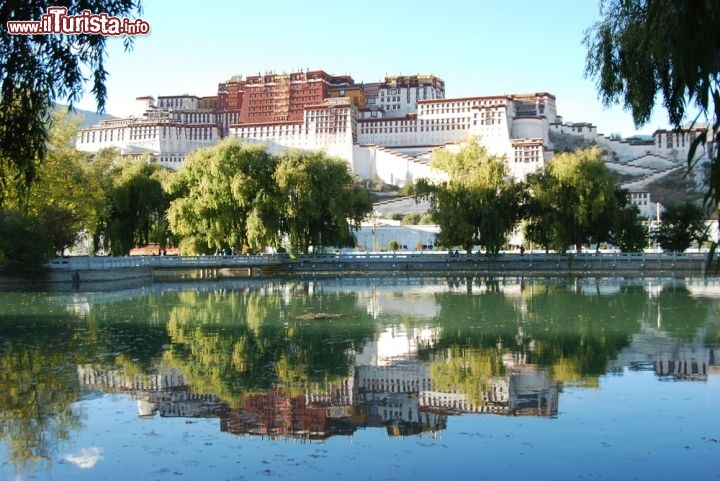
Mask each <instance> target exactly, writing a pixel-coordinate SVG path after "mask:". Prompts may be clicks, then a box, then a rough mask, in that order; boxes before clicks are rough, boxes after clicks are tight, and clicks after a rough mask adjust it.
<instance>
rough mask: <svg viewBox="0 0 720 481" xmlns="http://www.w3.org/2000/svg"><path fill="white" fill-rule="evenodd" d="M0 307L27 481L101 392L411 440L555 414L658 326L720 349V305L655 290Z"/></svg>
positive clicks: (186, 293) (153, 299) (266, 427)
mask: <svg viewBox="0 0 720 481" xmlns="http://www.w3.org/2000/svg"><path fill="white" fill-rule="evenodd" d="M0 303H2V305H3V306H6V307H5V309H4V310H3V312H2V313H1V314H0V335H1V339H2V344H0V361H1V363H0V366H1V367H0V416H2V417H1V419H2V427H1V431H0V439H2V440H3V441H4V442H5V443H6V445H7V447H8V452H9V453H10V454H9V458H10V459H9V460H10V461H11V462H12V463H13V464H14V465H15V466H16V467H17V469H18V470H20V471H24V470H31V469H33V465H36V464H38V463H41V464H42V463H44V464H49V463H50V462H51V460H52V459H53V458H54V457H55V456H56V455H57V452H58V445H59V444H61V443H62V442H64V441H67V440H68V439H70V438H71V437H72V436H73V432H75V431H77V430H79V429H82V423H81V413H79V412H77V408H76V406H77V404H76V402H77V401H78V400H80V399H81V398H82V396H83V393H86V392H88V390H94V389H97V390H101V391H104V392H122V393H127V394H128V395H131V396H133V397H134V398H135V399H137V401H138V407H139V413H140V414H141V415H144V416H152V415H155V414H157V413H160V415H162V416H167V417H172V416H176V417H219V418H220V419H221V429H222V430H223V431H227V432H231V433H247V434H255V435H261V436H268V437H274V436H293V437H299V438H304V439H316V438H324V437H328V436H332V435H346V434H351V433H352V432H354V430H355V429H357V428H358V427H361V426H362V427H365V426H378V427H384V428H385V429H387V431H388V433H389V434H391V435H407V434H416V433H421V432H428V431H430V432H432V431H437V430H440V429H444V428H445V427H446V425H447V416H449V415H452V414H455V413H459V412H475V413H496V414H504V415H540V416H556V415H557V413H558V396H559V392H560V391H561V390H562V389H563V387H565V386H567V385H573V386H579V387H582V386H587V387H596V386H598V384H599V379H600V377H601V376H603V375H605V374H606V373H607V372H608V371H609V370H612V369H614V368H615V367H614V364H613V363H616V362H617V359H618V357H619V356H621V354H622V353H623V352H624V351H625V350H627V348H628V346H630V345H631V344H632V343H633V342H635V341H634V340H635V339H636V338H637V337H638V336H639V335H640V334H641V333H647V332H648V329H651V328H652V329H657V330H659V332H662V333H663V335H664V336H665V337H667V336H670V337H671V338H672V339H674V341H673V342H675V343H676V344H677V345H678V346H682V345H683V344H687V343H698V342H699V343H700V344H704V345H706V346H714V348H713V349H715V348H716V347H717V345H718V341H719V339H720V336H719V334H718V333H720V329H718V319H717V316H716V314H715V313H716V312H717V307H718V301H717V300H715V299H712V298H708V297H695V296H693V295H692V292H691V291H690V290H689V289H688V288H686V287H683V286H682V285H679V286H678V285H677V284H670V286H669V287H667V288H663V289H661V290H659V291H658V292H654V291H652V289H649V287H648V283H647V282H642V281H638V282H610V281H607V280H582V281H579V280H570V281H553V282H542V281H537V280H534V281H532V280H523V279H512V280H506V279H493V278H465V277H463V278H447V279H418V280H412V279H407V280H404V281H403V280H400V281H398V279H384V280H383V279H375V280H373V279H367V278H363V279H357V280H352V279H345V280H336V279H324V280H312V281H267V282H264V281H263V282H258V281H247V282H240V281H238V282H228V283H225V284H222V283H221V284H202V283H195V284H186V285H180V287H177V286H172V288H168V287H166V288H163V286H161V285H160V286H155V287H153V288H151V289H148V290H141V291H132V292H127V293H120V294H115V295H109V294H108V295H102V294H97V295H90V294H89V295H86V296H80V297H78V296H43V295H38V294H0ZM711 312H712V313H713V315H712V316H709V313H711ZM699 338H700V339H699ZM648 349H652V347H649V348H648ZM714 352H715V351H714V350H711V351H710V356H712V355H714V354H713V353H714ZM709 359H710V362H714V361H712V359H714V358H709Z"/></svg>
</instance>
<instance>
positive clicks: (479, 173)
mask: <svg viewBox="0 0 720 481" xmlns="http://www.w3.org/2000/svg"><path fill="white" fill-rule="evenodd" d="M431 165H432V166H433V167H435V168H437V169H440V170H443V171H445V172H447V173H448V176H449V179H448V180H446V181H443V182H439V183H433V182H430V181H428V180H427V179H420V180H419V181H418V183H417V186H416V194H417V195H418V196H419V197H427V198H429V199H430V202H431V210H430V212H431V214H432V216H433V220H434V221H435V222H436V223H437V224H438V225H439V226H440V233H439V234H438V236H437V241H438V243H439V244H440V245H443V246H446V247H453V246H456V245H460V246H462V247H463V248H464V249H465V250H466V251H467V252H468V253H470V252H471V251H472V247H473V246H474V245H481V246H484V247H485V248H486V249H487V251H488V252H489V253H491V254H493V255H496V254H497V253H498V252H499V251H500V249H502V247H503V245H504V244H505V240H506V237H507V235H508V234H509V233H510V232H511V231H512V229H513V227H514V226H515V224H516V222H517V220H518V218H519V205H520V189H519V187H518V185H517V184H516V183H515V182H514V181H513V180H512V179H510V178H509V177H508V171H507V165H506V161H505V158H504V157H497V156H492V155H490V154H489V153H488V152H487V150H486V149H485V147H484V146H482V145H481V144H480V142H479V140H478V139H477V138H471V139H469V140H468V141H467V142H466V143H465V145H464V146H463V147H462V148H461V149H460V150H459V151H458V152H450V151H448V150H442V151H439V152H438V153H437V154H434V155H433V158H432V161H431Z"/></svg>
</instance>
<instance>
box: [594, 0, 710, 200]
mask: <svg viewBox="0 0 720 481" xmlns="http://www.w3.org/2000/svg"><path fill="white" fill-rule="evenodd" d="M600 10H601V15H602V19H601V20H600V21H599V22H597V23H595V24H594V25H593V26H592V27H591V28H589V29H588V31H587V32H586V36H585V41H584V43H585V45H586V47H587V51H588V54H587V61H586V75H587V76H590V77H594V78H595V79H596V80H597V88H598V92H599V93H600V96H601V98H602V99H603V101H604V102H605V104H606V105H612V104H615V103H620V102H622V104H623V105H624V107H625V108H627V109H630V110H631V112H632V116H633V120H634V121H635V125H636V126H638V127H639V126H641V125H644V124H645V123H646V122H647V121H648V120H649V119H650V115H651V114H652V111H653V109H654V107H655V105H656V96H657V94H658V93H660V95H661V96H662V105H663V107H664V108H665V110H666V111H667V114H668V117H669V120H670V122H671V123H672V124H673V125H674V126H675V127H676V128H681V126H682V123H683V122H684V121H685V120H686V116H687V114H688V113H689V112H692V111H694V110H697V111H698V112H699V114H698V115H697V117H695V118H694V119H692V118H691V120H693V122H695V121H698V120H704V121H706V122H707V123H709V124H710V125H711V126H712V127H711V129H710V130H709V131H708V130H706V131H704V132H702V133H701V134H699V135H698V136H697V137H696V138H695V140H694V141H693V143H692V144H691V148H690V152H689V155H688V166H689V167H692V166H693V165H694V162H695V153H696V151H697V148H698V147H699V146H701V145H704V146H706V148H707V149H708V157H709V158H710V161H711V162H710V176H709V179H708V185H707V193H706V201H707V202H708V204H709V207H710V208H712V209H715V208H716V206H717V204H718V201H720V156H719V153H720V149H719V148H718V145H720V62H719V61H718V52H720V28H718V25H720V7H718V4H717V2H713V1H701V0H662V1H659V0H658V1H650V0H604V1H602V2H601V9H600Z"/></svg>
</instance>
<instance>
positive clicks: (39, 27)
mask: <svg viewBox="0 0 720 481" xmlns="http://www.w3.org/2000/svg"><path fill="white" fill-rule="evenodd" d="M7 29H8V33H10V34H11V35H49V34H68V35H74V34H80V33H87V34H91V35H105V36H111V37H112V36H116V35H147V34H148V33H150V24H149V23H148V22H146V21H145V20H143V19H141V18H137V19H135V20H130V19H129V18H120V17H111V16H110V15H108V14H107V13H92V12H91V11H90V10H83V11H82V12H81V13H80V14H79V15H68V10H67V8H66V7H49V8H48V9H47V12H46V13H45V14H43V15H42V16H41V17H40V20H9V21H8V22H7Z"/></svg>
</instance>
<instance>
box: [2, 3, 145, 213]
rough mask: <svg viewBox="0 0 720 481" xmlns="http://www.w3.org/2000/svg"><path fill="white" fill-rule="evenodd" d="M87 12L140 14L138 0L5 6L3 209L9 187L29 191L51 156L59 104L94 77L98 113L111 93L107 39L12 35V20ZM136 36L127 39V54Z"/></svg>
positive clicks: (77, 96)
mask: <svg viewBox="0 0 720 481" xmlns="http://www.w3.org/2000/svg"><path fill="white" fill-rule="evenodd" d="M51 6H63V7H67V9H68V14H69V15H77V14H80V13H81V12H82V11H83V10H84V9H91V10H92V11H93V13H107V14H108V16H111V17H129V16H132V15H133V14H134V13H137V14H140V13H141V6H140V1H139V0H97V1H92V2H77V1H69V0H61V1H55V0H53V1H48V0H16V1H11V2H1V3H0V25H2V26H3V28H2V29H0V66H2V67H1V68H0V207H2V206H3V204H4V201H5V199H6V196H7V193H8V189H10V188H11V187H13V188H20V189H23V188H26V187H28V186H29V185H30V184H31V183H32V181H33V180H34V179H35V177H36V174H37V168H38V166H39V165H40V164H41V163H42V162H43V161H44V159H45V154H46V153H47V140H48V130H47V121H48V119H49V116H50V112H51V111H52V110H53V108H54V106H55V102H59V101H63V102H64V101H67V102H68V103H69V104H70V105H71V106H72V105H73V104H74V103H75V102H76V101H78V100H79V99H80V98H81V96H82V94H83V90H84V87H85V83H86V81H87V80H88V77H87V76H88V75H89V76H90V79H91V82H92V93H93V94H94V96H95V99H96V101H97V105H98V109H99V110H101V111H102V110H103V108H104V106H105V99H106V98H107V90H106V88H105V81H106V78H107V74H108V72H107V71H106V69H105V60H106V44H107V37H105V36H103V35H89V34H80V35H11V34H10V32H9V30H8V29H7V28H6V24H7V22H8V21H13V20H36V21H37V20H40V16H41V15H42V14H44V13H45V12H46V11H47V9H48V7H51ZM132 41H133V39H132V37H127V36H126V37H125V39H124V43H125V48H126V50H127V49H129V48H130V47H131V46H132Z"/></svg>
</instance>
